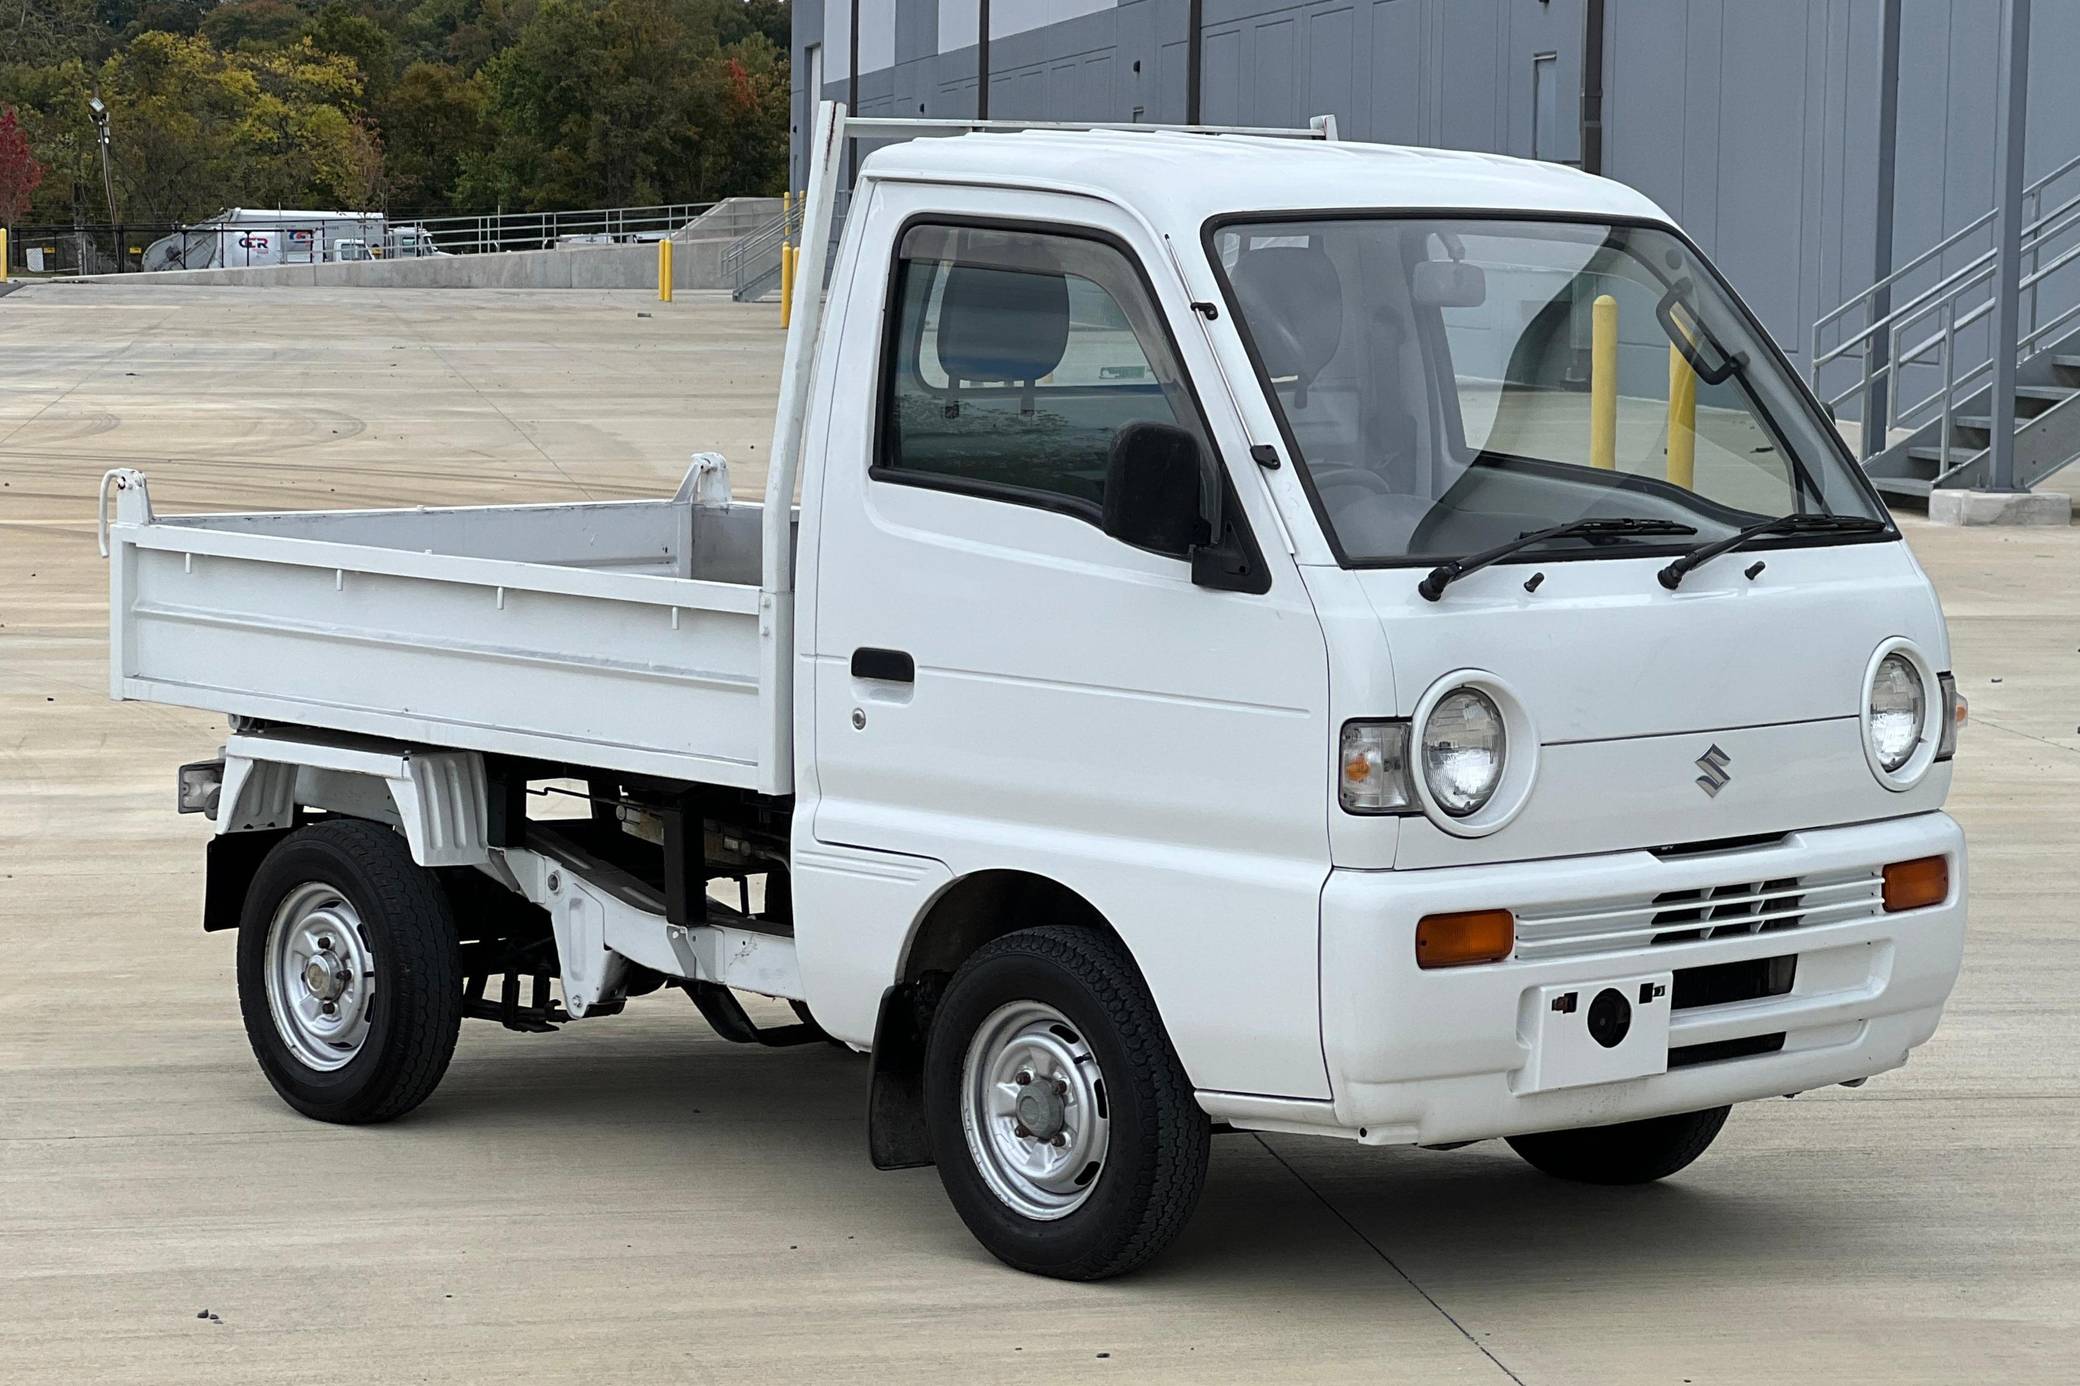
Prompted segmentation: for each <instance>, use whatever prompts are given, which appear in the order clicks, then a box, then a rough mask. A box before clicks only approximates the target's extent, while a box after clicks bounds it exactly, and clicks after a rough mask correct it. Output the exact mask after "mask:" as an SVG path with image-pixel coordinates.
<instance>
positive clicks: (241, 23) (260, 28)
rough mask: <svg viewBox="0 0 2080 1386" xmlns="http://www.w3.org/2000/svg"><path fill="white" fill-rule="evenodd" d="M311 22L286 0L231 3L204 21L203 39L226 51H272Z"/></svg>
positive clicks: (238, 0)
mask: <svg viewBox="0 0 2080 1386" xmlns="http://www.w3.org/2000/svg"><path fill="white" fill-rule="evenodd" d="M308 22H309V19H308V17H307V16H306V15H305V14H304V12H303V11H302V10H299V9H297V8H296V7H295V6H294V5H291V4H288V3H286V0H229V2H228V3H226V4H222V5H219V6H217V7H216V8H215V9H213V10H211V11H210V12H209V15H208V17H207V18H205V19H204V20H203V21H202V36H203V37H204V38H206V39H208V40H209V41H210V42H211V43H213V44H215V45H216V46H217V47H219V48H222V49H226V50H229V49H233V48H248V47H249V48H270V47H274V46H276V45H279V44H283V43H288V42H290V41H291V40H293V39H295V38H296V37H297V36H298V35H300V34H302V33H303V31H304V27H305V26H306V24H308Z"/></svg>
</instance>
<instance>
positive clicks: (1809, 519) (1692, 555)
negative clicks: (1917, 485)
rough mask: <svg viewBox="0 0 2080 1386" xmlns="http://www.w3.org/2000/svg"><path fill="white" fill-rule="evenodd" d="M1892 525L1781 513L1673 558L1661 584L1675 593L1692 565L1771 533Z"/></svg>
mask: <svg viewBox="0 0 2080 1386" xmlns="http://www.w3.org/2000/svg"><path fill="white" fill-rule="evenodd" d="M1885 528H1888V526H1887V525H1886V523H1885V521H1883V520H1874V519H1872V518H1871V517H1870V516H1868V515H1828V514H1825V513H1817V514H1792V515H1779V516H1777V518H1775V519H1774V520H1764V521H1762V522H1761V523H1760V524H1752V525H1749V526H1748V527H1747V528H1746V529H1742V530H1737V531H1735V532H1734V533H1732V534H1729V535H1727V536H1726V537H1725V538H1724V539H1714V540H1712V542H1711V543H1709V544H1699V545H1698V546H1697V547H1696V548H1694V549H1692V550H1690V552H1688V553H1686V554H1684V555H1683V556H1682V557H1681V558H1678V559H1675V560H1674V561H1672V562H1671V563H1670V564H1669V565H1668V566H1667V567H1666V568H1663V569H1662V570H1661V571H1660V572H1659V573H1657V574H1655V576H1656V577H1658V578H1659V579H1660V580H1661V585H1662V586H1663V587H1666V588H1667V589H1668V590H1669V591H1671V592H1673V591H1675V590H1676V588H1678V587H1680V586H1682V585H1683V574H1685V573H1687V572H1689V571H1690V570H1691V569H1692V568H1697V567H1701V566H1703V565H1704V564H1706V563H1709V562H1711V561H1712V560H1713V559H1715V558H1717V557H1718V556H1719V555H1720V554H1722V553H1732V552H1733V551H1734V550H1735V549H1738V548H1741V547H1743V546H1745V545H1746V544H1747V543H1748V542H1749V541H1750V540H1752V539H1760V538H1762V537H1763V536H1764V535H1767V534H1861V533H1869V532H1872V531H1876V530H1881V529H1885Z"/></svg>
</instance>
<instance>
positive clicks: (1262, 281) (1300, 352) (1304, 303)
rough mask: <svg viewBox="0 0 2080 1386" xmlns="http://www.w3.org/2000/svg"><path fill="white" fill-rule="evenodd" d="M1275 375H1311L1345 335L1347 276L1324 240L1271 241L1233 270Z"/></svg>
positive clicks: (1267, 364)
mask: <svg viewBox="0 0 2080 1386" xmlns="http://www.w3.org/2000/svg"><path fill="white" fill-rule="evenodd" d="M1230 278H1231V279H1232V281H1233V283H1234V285H1235V297H1236V298H1237V299H1238V300H1239V301H1240V303H1241V305H1242V315H1243V317H1244V319H1246V320H1247V321H1248V323H1249V328H1250V335H1251V336H1252V337H1254V338H1255V339H1256V342H1257V350H1258V352H1259V353H1260V354H1261V355H1262V356H1263V358H1264V369H1265V371H1266V372H1268V373H1269V374H1271V375H1274V376H1281V375H1297V376H1299V377H1300V379H1301V380H1303V381H1305V380H1310V379H1312V378H1313V377H1314V375H1315V373H1316V372H1318V371H1320V370H1321V368H1322V367H1324V366H1326V365H1328V364H1329V360H1330V358H1331V357H1333V356H1335V355H1336V348H1337V346H1338V345H1339V344H1340V343H1341V342H1342V341H1343V280H1342V279H1340V278H1339V277H1338V276H1337V273H1336V266H1335V265H1333V264H1331V263H1330V261H1329V257H1328V255H1327V254H1325V253H1324V252H1323V251H1322V250H1321V248H1320V247H1318V246H1297V245H1267V246H1263V247H1260V248H1259V249H1256V250H1252V251H1249V252H1248V253H1247V254H1245V255H1243V256H1242V258H1241V259H1239V260H1237V261H1236V262H1235V269H1234V272H1233V274H1232V275H1231V276H1230Z"/></svg>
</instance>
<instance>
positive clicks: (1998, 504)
mask: <svg viewBox="0 0 2080 1386" xmlns="http://www.w3.org/2000/svg"><path fill="white" fill-rule="evenodd" d="M1928 518H1929V519H1930V520H1931V521H1933V522H1934V523H1936V524H1939V525H2028V526H2030V527H2032V528H2039V527H2041V528H2056V529H2064V528H2065V527H2066V526H2067V525H2070V524H2071V523H2072V522H2073V498H2072V497H2071V496H2069V495H2066V494H2065V493H2064V492H2062V491H1931V492H1930V493H1929V496H1928Z"/></svg>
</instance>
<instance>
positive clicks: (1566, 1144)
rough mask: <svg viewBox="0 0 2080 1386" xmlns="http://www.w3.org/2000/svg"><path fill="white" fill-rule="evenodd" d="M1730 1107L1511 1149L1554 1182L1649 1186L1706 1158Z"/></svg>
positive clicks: (1548, 1136) (1533, 1140)
mask: <svg viewBox="0 0 2080 1386" xmlns="http://www.w3.org/2000/svg"><path fill="white" fill-rule="evenodd" d="M1732 1110H1733V1109H1732V1108H1731V1107H1708V1108H1706V1109H1705V1110H1704V1111H1701V1112H1684V1113H1682V1114H1680V1115H1678V1116H1663V1117H1648V1118H1647V1119H1646V1120H1644V1121H1624V1122H1619V1123H1617V1124H1616V1125H1613V1126H1585V1127H1581V1128H1579V1129H1578V1130H1574V1131H1542V1132H1540V1133H1539V1134H1537V1135H1534V1136H1511V1137H1510V1138H1509V1146H1510V1149H1512V1150H1514V1151H1516V1152H1517V1154H1519V1155H1521V1156H1523V1157H1524V1159H1525V1160H1526V1161H1527V1162H1529V1163H1530V1164H1531V1166H1532V1167H1533V1168H1535V1169H1537V1170H1540V1171H1542V1172H1543V1173H1546V1174H1550V1175H1552V1176H1553V1177H1554V1178H1555V1179H1570V1180H1573V1181H1574V1182H1576V1183H1578V1184H1649V1183H1652V1182H1653V1181H1654V1180H1656V1179H1665V1178H1667V1177H1668V1176H1669V1175H1671V1174H1674V1173H1675V1172H1676V1171H1677V1170H1679V1169H1682V1168H1683V1167H1684V1166H1686V1165H1688V1164H1689V1163H1690V1162H1691V1161H1692V1160H1695V1159H1696V1158H1697V1157H1698V1156H1700V1155H1702V1154H1704V1152H1705V1148H1706V1147H1707V1146H1709V1145H1710V1144H1711V1143H1712V1141H1713V1139H1714V1138H1715V1137H1716V1136H1718V1134H1719V1128H1720V1127H1722V1126H1724V1125H1725V1124H1726V1114H1727V1113H1728V1112H1730V1111H1732Z"/></svg>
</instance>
